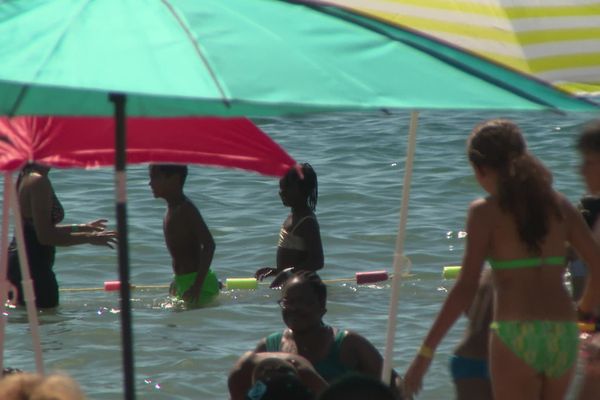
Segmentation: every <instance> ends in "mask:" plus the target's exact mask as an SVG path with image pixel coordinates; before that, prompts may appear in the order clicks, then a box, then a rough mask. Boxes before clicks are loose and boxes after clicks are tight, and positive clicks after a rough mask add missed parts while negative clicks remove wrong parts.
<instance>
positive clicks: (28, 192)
mask: <svg viewBox="0 0 600 400" xmlns="http://www.w3.org/2000/svg"><path fill="white" fill-rule="evenodd" d="M49 172H50V167H46V166H43V165H40V164H35V163H30V164H27V165H26V166H25V167H23V169H22V170H21V172H20V173H19V177H18V179H17V201H18V202H19V206H20V208H21V218H22V222H23V235H24V238H25V248H26V249H27V250H26V251H27V258H28V260H29V268H30V273H31V279H32V280H33V290H34V294H35V304H36V306H37V307H38V308H53V307H56V306H58V304H59V294H58V282H57V281H56V276H55V274H54V271H53V267H54V256H55V253H56V246H74V245H78V244H86V243H87V244H92V245H96V246H107V247H109V248H113V245H115V244H116V240H117V233H116V232H115V231H109V230H106V222H107V220H106V219H97V220H95V221H91V222H88V223H86V224H75V225H59V223H60V222H62V220H63V219H64V217H65V211H64V209H63V206H62V204H61V203H60V201H59V200H58V197H56V194H55V193H54V188H53V187H52V182H50V178H49V177H48V174H49ZM8 279H9V280H10V282H11V283H12V284H13V285H14V286H15V287H16V288H17V292H18V293H17V296H16V297H17V298H16V300H17V303H18V304H21V305H23V304H24V303H25V299H24V296H23V295H24V293H23V288H22V286H21V280H22V276H21V264H20V261H19V252H18V250H17V243H16V239H15V238H13V240H12V242H11V244H10V247H9V249H8Z"/></svg>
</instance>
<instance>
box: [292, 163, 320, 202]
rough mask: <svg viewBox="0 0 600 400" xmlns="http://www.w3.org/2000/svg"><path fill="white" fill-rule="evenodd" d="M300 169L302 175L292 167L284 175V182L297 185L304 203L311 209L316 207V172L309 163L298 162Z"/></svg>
mask: <svg viewBox="0 0 600 400" xmlns="http://www.w3.org/2000/svg"><path fill="white" fill-rule="evenodd" d="M299 168H300V169H301V170H302V175H303V177H302V178H301V177H300V176H299V175H298V171H297V170H296V168H295V167H292V168H290V169H289V170H288V172H287V173H286V174H285V175H284V177H283V179H284V184H285V185H291V184H295V185H298V187H299V188H300V193H301V194H302V195H303V196H304V198H305V199H306V205H307V206H308V208H310V209H311V210H313V211H315V210H316V209H317V198H318V197H319V185H318V182H317V173H316V172H315V170H314V169H313V167H312V166H311V165H310V164H309V163H303V164H300V167H299Z"/></svg>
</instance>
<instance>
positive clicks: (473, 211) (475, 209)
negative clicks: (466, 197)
mask: <svg viewBox="0 0 600 400" xmlns="http://www.w3.org/2000/svg"><path fill="white" fill-rule="evenodd" d="M497 210H498V204H497V202H496V200H495V199H493V198H491V197H481V198H479V199H476V200H473V201H472V202H471V204H469V215H471V216H477V217H483V216H491V215H492V214H493V213H495V212H496V211H497Z"/></svg>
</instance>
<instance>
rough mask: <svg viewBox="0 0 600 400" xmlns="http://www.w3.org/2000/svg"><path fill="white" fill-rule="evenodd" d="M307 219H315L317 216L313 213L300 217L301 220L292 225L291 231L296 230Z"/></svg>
mask: <svg viewBox="0 0 600 400" xmlns="http://www.w3.org/2000/svg"><path fill="white" fill-rule="evenodd" d="M307 219H315V217H314V216H313V215H305V216H304V217H302V218H300V221H298V222H296V225H294V226H293V227H292V229H291V230H290V233H293V232H294V231H295V230H296V228H297V227H299V226H300V225H301V224H302V223H303V222H304V221H306V220H307Z"/></svg>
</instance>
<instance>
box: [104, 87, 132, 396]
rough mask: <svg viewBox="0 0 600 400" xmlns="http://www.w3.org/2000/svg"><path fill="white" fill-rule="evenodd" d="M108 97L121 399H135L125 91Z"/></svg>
mask: <svg viewBox="0 0 600 400" xmlns="http://www.w3.org/2000/svg"><path fill="white" fill-rule="evenodd" d="M109 99H110V101H111V102H113V103H114V105H115V114H114V115H115V146H116V151H115V185H116V205H115V208H116V214H117V231H118V232H119V243H118V254H119V280H120V281H121V287H120V295H121V341H122V346H123V374H124V384H125V399H126V400H134V399H135V381H134V370H133V365H134V361H133V329H132V322H131V319H132V318H131V289H130V287H129V284H130V283H129V248H128V240H127V174H126V171H125V164H126V155H125V147H126V131H125V95H124V94H110V95H109Z"/></svg>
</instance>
